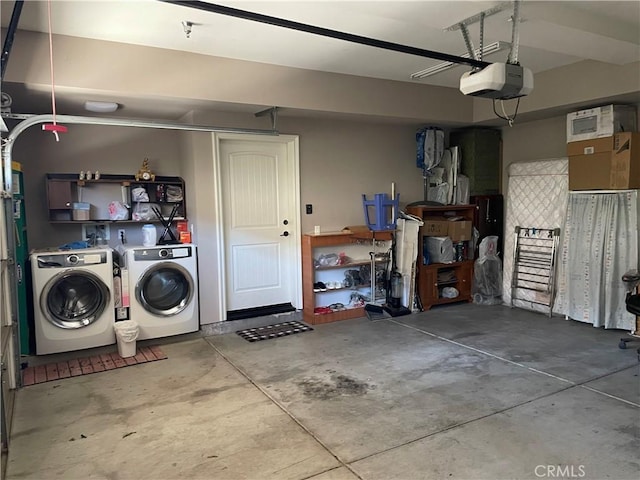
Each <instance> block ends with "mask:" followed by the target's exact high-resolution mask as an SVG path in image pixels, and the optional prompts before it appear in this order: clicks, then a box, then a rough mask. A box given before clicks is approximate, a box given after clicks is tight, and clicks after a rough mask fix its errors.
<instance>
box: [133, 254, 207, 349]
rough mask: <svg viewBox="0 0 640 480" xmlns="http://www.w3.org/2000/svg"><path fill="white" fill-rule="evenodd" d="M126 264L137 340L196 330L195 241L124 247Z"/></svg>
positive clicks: (197, 319) (197, 312)
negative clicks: (136, 325)
mask: <svg viewBox="0 0 640 480" xmlns="http://www.w3.org/2000/svg"><path fill="white" fill-rule="evenodd" d="M125 265H126V268H127V270H128V276H129V294H130V297H131V299H130V309H129V312H130V315H129V318H130V319H131V320H135V321H136V322H137V323H138V326H139V328H140V333H139V335H138V339H139V340H144V339H146V338H159V337H167V336H170V335H178V334H182V333H189V332H195V331H197V330H198V328H199V327H200V322H199V307H198V263H197V258H196V246H195V245H192V244H180V245H161V246H156V247H131V248H127V250H126V252H125Z"/></svg>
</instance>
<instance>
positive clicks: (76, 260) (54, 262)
mask: <svg viewBox="0 0 640 480" xmlns="http://www.w3.org/2000/svg"><path fill="white" fill-rule="evenodd" d="M102 263H107V252H86V253H80V252H74V253H64V252H61V253H52V254H51V255H38V268H68V267H83V266H88V265H99V264H102Z"/></svg>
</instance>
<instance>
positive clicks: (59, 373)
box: [22, 345, 167, 387]
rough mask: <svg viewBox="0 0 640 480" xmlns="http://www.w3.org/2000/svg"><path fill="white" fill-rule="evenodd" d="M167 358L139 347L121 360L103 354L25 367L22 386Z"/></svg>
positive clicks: (156, 347)
mask: <svg viewBox="0 0 640 480" xmlns="http://www.w3.org/2000/svg"><path fill="white" fill-rule="evenodd" d="M165 358H167V356H166V355H165V354H164V353H163V352H162V350H161V349H160V347H158V346H155V345H154V346H152V347H140V348H138V352H137V353H136V355H135V356H134V357H128V358H122V357H121V356H120V355H118V354H117V353H104V354H102V355H93V356H91V357H82V358H77V359H74V360H68V361H66V362H57V363H49V364H47V365H38V366H36V367H27V368H25V369H24V370H22V386H23V387H28V386H29V385H36V384H38V383H44V382H51V381H52V380H60V379H61V378H70V377H77V376H80V375H88V374H90V373H98V372H106V371H107V370H115V369H116V368H122V367H128V366H130V365H138V364H139V363H148V362H155V361H156V360H164V359H165Z"/></svg>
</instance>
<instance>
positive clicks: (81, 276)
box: [40, 270, 111, 328]
mask: <svg viewBox="0 0 640 480" xmlns="http://www.w3.org/2000/svg"><path fill="white" fill-rule="evenodd" d="M110 295H111V293H110V292H109V287H108V286H107V285H106V284H105V283H104V282H103V281H102V280H101V279H100V278H99V277H98V276H97V275H95V274H94V273H92V272H88V271H83V270H68V271H65V272H62V273H59V274H58V275H56V276H54V277H53V278H51V280H49V281H48V282H47V284H46V286H45V288H44V289H43V290H42V293H41V295H40V308H41V309H42V312H43V314H44V316H45V318H46V319H47V320H48V321H49V322H51V323H52V324H53V325H55V326H57V327H60V328H82V327H86V326H87V325H91V324H92V323H93V322H95V321H96V320H98V319H99V318H100V316H101V315H102V314H103V312H104V310H105V308H106V306H107V304H108V303H109V300H110V298H111V297H110Z"/></svg>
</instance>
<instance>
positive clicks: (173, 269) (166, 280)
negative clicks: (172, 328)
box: [136, 262, 194, 317]
mask: <svg viewBox="0 0 640 480" xmlns="http://www.w3.org/2000/svg"><path fill="white" fill-rule="evenodd" d="M193 288H194V283H193V278H192V277H191V274H190V273H189V272H188V271H187V270H186V269H185V268H184V267H182V266H181V265H179V264H177V263H172V262H162V263H158V264H156V265H154V266H153V267H150V268H149V269H147V270H146V271H145V272H144V274H143V275H142V276H141V277H140V279H139V280H138V283H137V284H136V298H137V300H138V302H139V303H140V305H142V307H143V308H144V309H145V310H147V311H148V312H150V313H152V314H154V315H158V316H161V317H170V316H172V315H177V314H178V313H180V312H182V311H183V310H184V309H185V308H186V307H187V306H188V305H189V302H191V299H192V298H193Z"/></svg>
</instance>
